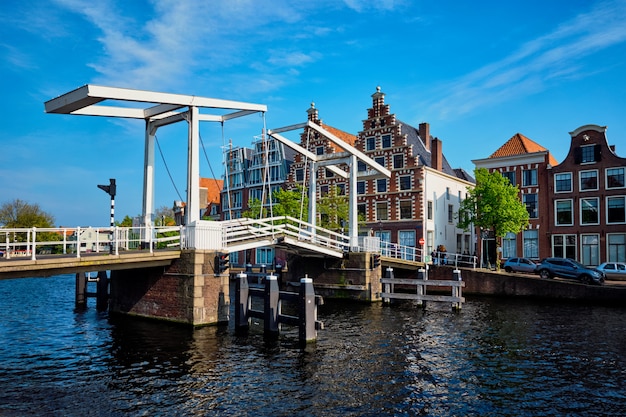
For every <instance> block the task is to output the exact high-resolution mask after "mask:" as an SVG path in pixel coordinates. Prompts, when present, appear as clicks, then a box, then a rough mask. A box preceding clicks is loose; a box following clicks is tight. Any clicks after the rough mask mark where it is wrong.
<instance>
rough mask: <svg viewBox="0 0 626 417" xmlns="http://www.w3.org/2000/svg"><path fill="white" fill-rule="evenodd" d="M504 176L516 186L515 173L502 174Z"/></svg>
mask: <svg viewBox="0 0 626 417" xmlns="http://www.w3.org/2000/svg"><path fill="white" fill-rule="evenodd" d="M502 176H503V177H504V178H506V179H507V180H509V182H510V183H511V185H515V171H508V172H502Z"/></svg>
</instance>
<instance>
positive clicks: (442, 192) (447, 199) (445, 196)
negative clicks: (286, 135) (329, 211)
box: [289, 87, 475, 254]
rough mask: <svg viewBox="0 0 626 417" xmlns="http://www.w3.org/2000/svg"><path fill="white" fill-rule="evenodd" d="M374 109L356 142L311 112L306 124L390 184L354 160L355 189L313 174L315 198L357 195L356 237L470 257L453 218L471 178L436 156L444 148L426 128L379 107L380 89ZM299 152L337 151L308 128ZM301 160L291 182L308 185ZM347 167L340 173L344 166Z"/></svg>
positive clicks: (324, 173)
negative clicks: (350, 149) (384, 173)
mask: <svg viewBox="0 0 626 417" xmlns="http://www.w3.org/2000/svg"><path fill="white" fill-rule="evenodd" d="M372 99H373V102H372V107H371V108H370V109H368V110H367V118H366V119H365V120H363V130H362V131H360V132H359V133H358V134H357V135H356V136H353V135H350V134H348V133H345V132H341V131H339V130H338V129H335V128H332V127H330V126H328V125H324V124H323V123H322V121H321V120H320V119H319V115H318V111H317V109H315V108H314V106H311V108H310V109H309V110H308V111H307V113H308V119H309V120H310V121H312V122H314V123H316V124H318V125H320V126H322V127H324V129H326V130H328V131H330V132H331V133H333V134H334V135H336V136H338V137H339V138H341V139H343V140H344V141H345V142H347V143H349V144H350V145H353V146H354V147H355V148H357V149H358V150H360V151H361V152H363V153H365V154H366V155H367V156H368V157H370V158H371V159H373V160H374V161H376V162H377V163H378V164H380V165H382V166H384V167H385V168H387V169H389V170H390V171H391V173H392V175H391V178H381V177H380V176H376V175H372V173H373V172H375V171H374V170H372V169H370V168H369V167H367V166H366V165H365V164H364V163H362V162H359V164H358V165H359V166H358V179H357V189H356V190H350V189H349V184H348V182H347V181H346V180H345V179H343V178H341V177H339V176H336V175H334V174H333V173H332V172H330V171H329V170H327V169H325V168H320V169H319V170H318V172H317V187H318V188H317V190H316V193H317V196H318V198H321V197H323V196H324V195H325V193H327V192H328V191H329V190H330V189H332V188H334V189H337V190H339V193H340V194H343V193H351V192H356V193H357V204H358V212H359V218H360V220H359V222H360V224H361V229H360V233H359V234H361V235H374V236H378V237H379V238H380V239H381V240H382V241H383V242H387V243H389V244H394V243H396V244H399V245H404V246H411V247H417V246H418V242H419V240H420V239H421V238H423V239H424V240H425V242H426V243H425V248H424V249H425V250H426V253H430V252H431V251H433V250H434V249H435V248H436V247H438V246H440V245H441V246H445V247H446V249H447V251H448V252H456V253H466V254H472V253H474V252H475V245H474V239H472V232H471V231H470V232H466V231H463V230H461V229H459V228H457V227H456V218H455V213H457V212H458V209H459V205H460V202H461V201H462V199H463V198H465V196H466V193H467V189H468V187H473V185H474V180H473V178H472V177H471V176H470V175H469V174H467V173H466V172H465V171H463V170H462V169H452V168H451V166H450V164H449V163H448V161H447V160H446V158H445V156H444V155H443V152H442V142H441V140H439V139H437V138H432V137H431V136H430V128H429V125H428V124H427V123H422V124H420V126H419V128H418V129H416V128H414V127H412V126H410V125H408V124H406V123H403V122H402V121H400V120H398V119H397V118H396V116H395V114H392V113H391V112H390V108H389V105H387V104H385V94H384V93H382V92H381V90H380V87H378V88H377V89H376V92H375V93H374V94H373V95H372ZM301 146H303V147H305V148H307V149H308V150H310V151H311V152H314V153H316V154H318V155H321V154H328V153H335V152H341V151H342V150H341V149H340V147H338V146H337V145H335V144H334V143H332V142H331V141H330V140H328V139H326V138H324V137H322V136H321V135H319V134H316V132H314V131H313V130H312V129H311V131H310V132H309V131H308V129H305V132H304V133H303V134H302V135H301ZM305 164H306V161H305V159H304V157H302V156H301V155H299V156H296V158H295V161H294V164H293V165H292V167H291V171H290V175H289V183H290V185H291V186H294V185H295V184H301V185H305V184H307V183H308V177H307V169H305V168H306V167H305ZM343 168H344V169H347V168H346V167H343Z"/></svg>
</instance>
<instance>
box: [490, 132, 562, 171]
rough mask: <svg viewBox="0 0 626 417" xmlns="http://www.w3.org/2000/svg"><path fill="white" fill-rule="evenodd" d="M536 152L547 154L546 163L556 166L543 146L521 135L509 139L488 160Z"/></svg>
mask: <svg viewBox="0 0 626 417" xmlns="http://www.w3.org/2000/svg"><path fill="white" fill-rule="evenodd" d="M536 152H548V161H549V163H550V164H551V165H552V166H555V165H558V162H557V160H556V159H555V158H554V157H553V156H552V154H551V153H550V151H548V150H547V149H546V148H544V147H543V146H541V145H539V144H538V143H537V142H534V141H532V140H530V139H528V138H527V137H526V136H524V135H522V134H521V133H516V134H515V135H514V136H513V137H512V138H511V139H509V140H508V141H507V142H506V143H505V144H504V145H502V146H501V147H500V148H499V149H498V150H497V151H495V152H494V153H492V154H491V155H490V156H489V158H501V157H504V156H514V155H522V154H526V153H536Z"/></svg>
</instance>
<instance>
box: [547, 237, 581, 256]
mask: <svg viewBox="0 0 626 417" xmlns="http://www.w3.org/2000/svg"><path fill="white" fill-rule="evenodd" d="M552 256H554V257H556V258H571V259H576V235H552Z"/></svg>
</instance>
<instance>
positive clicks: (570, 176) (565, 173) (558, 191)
mask: <svg viewBox="0 0 626 417" xmlns="http://www.w3.org/2000/svg"><path fill="white" fill-rule="evenodd" d="M559 175H569V190H558V187H557V185H556V184H557V177H558V176H559ZM573 188H574V184H573V181H572V173H571V172H559V173H557V174H554V193H555V194H559V193H571V192H572V190H573Z"/></svg>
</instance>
